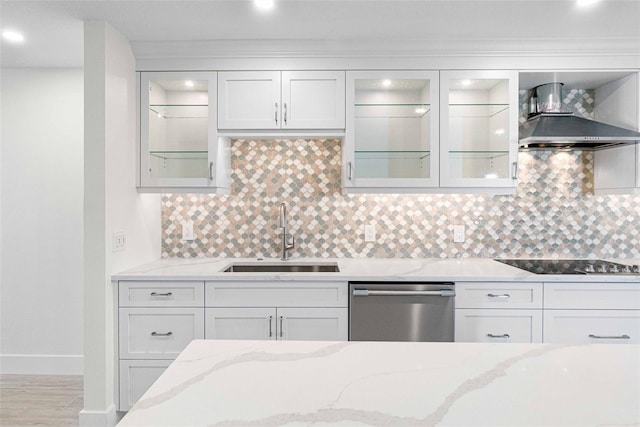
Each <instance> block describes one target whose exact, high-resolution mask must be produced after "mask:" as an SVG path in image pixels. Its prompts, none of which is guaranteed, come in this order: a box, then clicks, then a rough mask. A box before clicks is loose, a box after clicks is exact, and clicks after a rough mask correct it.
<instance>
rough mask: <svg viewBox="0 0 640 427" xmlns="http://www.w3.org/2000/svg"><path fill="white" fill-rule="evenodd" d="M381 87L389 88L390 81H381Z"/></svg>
mask: <svg viewBox="0 0 640 427" xmlns="http://www.w3.org/2000/svg"><path fill="white" fill-rule="evenodd" d="M382 86H385V87H389V86H391V80H389V79H384V80H383V81H382Z"/></svg>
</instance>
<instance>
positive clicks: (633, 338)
mask: <svg viewBox="0 0 640 427" xmlns="http://www.w3.org/2000/svg"><path fill="white" fill-rule="evenodd" d="M543 339H544V342H549V343H609V344H611V343H618V344H625V343H629V344H630V343H636V344H637V343H640V287H638V284H637V283H579V282H575V283H545V285H544V330H543Z"/></svg>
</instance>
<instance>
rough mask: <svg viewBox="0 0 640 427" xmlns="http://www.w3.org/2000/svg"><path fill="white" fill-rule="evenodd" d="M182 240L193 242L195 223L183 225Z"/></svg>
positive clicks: (190, 222) (184, 223) (186, 222)
mask: <svg viewBox="0 0 640 427" xmlns="http://www.w3.org/2000/svg"><path fill="white" fill-rule="evenodd" d="M182 240H193V221H185V222H183V223H182Z"/></svg>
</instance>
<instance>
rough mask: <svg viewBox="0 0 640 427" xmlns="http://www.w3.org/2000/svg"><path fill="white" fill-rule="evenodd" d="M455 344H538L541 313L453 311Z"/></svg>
mask: <svg viewBox="0 0 640 427" xmlns="http://www.w3.org/2000/svg"><path fill="white" fill-rule="evenodd" d="M455 341H456V342H496V343H540V342H542V310H505V309H486V308H481V309H456V315H455Z"/></svg>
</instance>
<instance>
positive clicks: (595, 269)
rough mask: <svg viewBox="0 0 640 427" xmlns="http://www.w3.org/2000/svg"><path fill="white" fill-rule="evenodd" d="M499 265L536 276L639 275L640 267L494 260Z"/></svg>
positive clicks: (572, 261) (595, 262)
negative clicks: (499, 263) (505, 265)
mask: <svg viewBox="0 0 640 427" xmlns="http://www.w3.org/2000/svg"><path fill="white" fill-rule="evenodd" d="M496 261H499V262H501V263H504V264H507V265H510V266H512V267H516V268H520V269H522V270H526V271H530V272H531V273H536V274H614V275H622V274H624V275H629V274H631V275H640V266H638V265H633V266H629V265H624V264H618V263H615V262H609V261H603V260H600V259H588V260H586V259H585V260H583V259H496Z"/></svg>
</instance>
